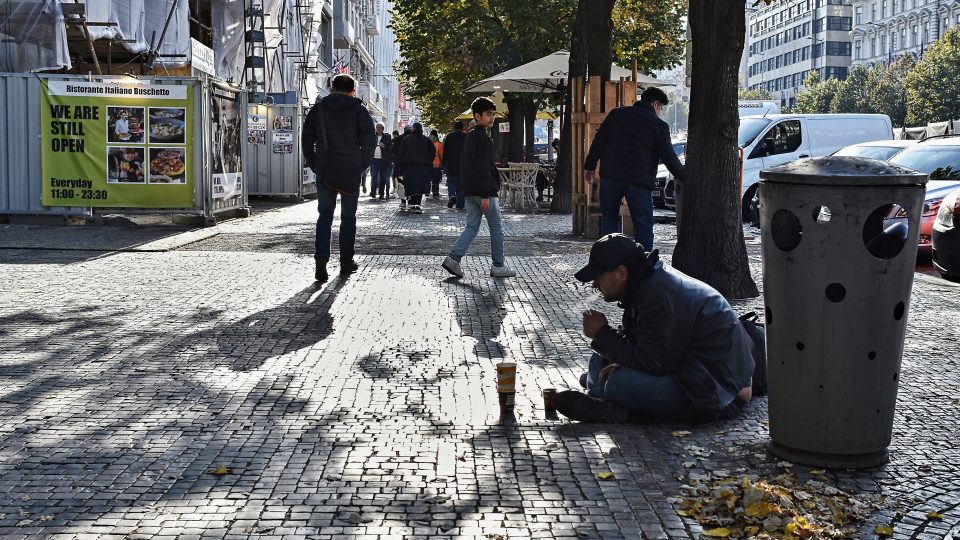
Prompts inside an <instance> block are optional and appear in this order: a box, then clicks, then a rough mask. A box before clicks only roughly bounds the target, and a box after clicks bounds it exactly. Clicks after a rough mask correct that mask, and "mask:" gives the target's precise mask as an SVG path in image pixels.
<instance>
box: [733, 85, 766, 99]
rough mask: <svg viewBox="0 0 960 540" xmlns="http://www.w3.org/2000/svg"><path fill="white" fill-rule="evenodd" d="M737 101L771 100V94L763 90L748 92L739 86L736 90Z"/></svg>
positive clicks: (757, 89)
mask: <svg viewBox="0 0 960 540" xmlns="http://www.w3.org/2000/svg"><path fill="white" fill-rule="evenodd" d="M737 99H745V100H748V99H752V100H759V99H773V94H771V93H770V92H768V91H767V90H766V89H764V88H751V89H750V90H747V89H746V88H744V87H742V86H741V87H739V88H738V89H737Z"/></svg>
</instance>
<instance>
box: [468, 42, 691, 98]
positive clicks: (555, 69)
mask: <svg viewBox="0 0 960 540" xmlns="http://www.w3.org/2000/svg"><path fill="white" fill-rule="evenodd" d="M569 65H570V53H569V52H567V51H563V50H561V51H557V52H555V53H553V54H551V55H548V56H544V57H543V58H540V59H539V60H534V61H533V62H529V63H526V64H524V65H522V66H518V67H515V68H513V69H508V70H507V71H504V72H503V73H500V74H497V75H494V76H493V77H488V78H486V79H484V80H482V81H480V82H478V83H476V84H474V85H473V86H470V87H469V88H467V89H466V90H465V92H474V93H478V94H489V93H493V92H497V91H500V92H530V93H541V92H542V93H547V94H549V93H552V92H555V91H556V90H557V86H558V85H559V84H560V82H561V81H563V83H564V84H567V78H568V73H567V71H568V70H569ZM621 77H630V70H628V69H624V68H622V67H620V66H618V65H616V64H613V65H612V66H611V69H610V78H611V79H612V80H618V79H620V78H621ZM637 84H638V85H639V86H641V87H643V88H647V87H650V86H673V85H672V84H670V83H668V82H665V81H661V80H659V79H657V78H654V77H651V76H649V75H645V74H643V73H639V72H638V73H637Z"/></svg>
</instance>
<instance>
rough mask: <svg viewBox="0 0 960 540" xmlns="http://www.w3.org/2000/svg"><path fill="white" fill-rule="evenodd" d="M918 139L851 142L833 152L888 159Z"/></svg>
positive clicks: (840, 154) (836, 154)
mask: <svg viewBox="0 0 960 540" xmlns="http://www.w3.org/2000/svg"><path fill="white" fill-rule="evenodd" d="M917 142H919V141H916V140H909V139H892V140H889V141H887V140H884V141H870V142H865V143H858V144H851V145H850V146H844V147H843V148H841V149H839V150H837V151H836V152H834V153H833V155H835V156H848V157H865V158H872V159H879V160H881V161H887V160H888V159H890V158H892V157H893V156H895V155H897V154H899V153H900V152H902V151H903V149H904V148H909V147H911V146H913V145H915V144H917Z"/></svg>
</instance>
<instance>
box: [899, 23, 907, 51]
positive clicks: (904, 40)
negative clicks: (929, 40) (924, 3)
mask: <svg viewBox="0 0 960 540" xmlns="http://www.w3.org/2000/svg"><path fill="white" fill-rule="evenodd" d="M907 46H908V45H907V29H906V27H904V28H901V29H900V50H903V49H906V48H907Z"/></svg>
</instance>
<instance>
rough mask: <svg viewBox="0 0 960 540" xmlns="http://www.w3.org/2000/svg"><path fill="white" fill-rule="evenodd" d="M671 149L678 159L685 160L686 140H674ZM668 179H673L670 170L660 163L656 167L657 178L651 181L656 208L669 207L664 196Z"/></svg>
mask: <svg viewBox="0 0 960 540" xmlns="http://www.w3.org/2000/svg"><path fill="white" fill-rule="evenodd" d="M673 151H674V152H676V153H677V156H678V157H679V158H680V161H685V160H686V153H687V140H686V139H682V140H674V141H673ZM668 179H673V175H671V174H670V171H668V170H667V166H666V165H664V164H663V163H661V164H660V166H659V167H657V178H656V179H655V180H654V181H653V206H655V207H657V208H669V207H670V206H669V205H668V204H667V202H666V200H665V198H664V191H665V189H666V187H667V181H668Z"/></svg>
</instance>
